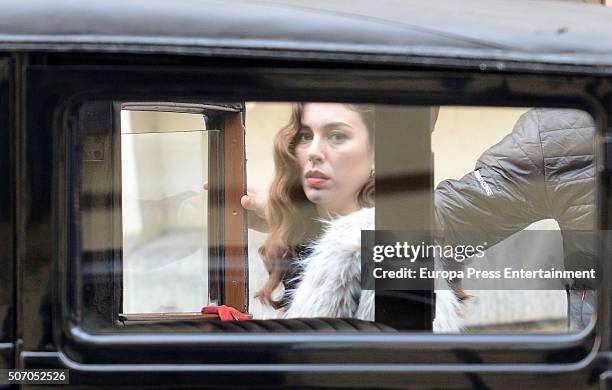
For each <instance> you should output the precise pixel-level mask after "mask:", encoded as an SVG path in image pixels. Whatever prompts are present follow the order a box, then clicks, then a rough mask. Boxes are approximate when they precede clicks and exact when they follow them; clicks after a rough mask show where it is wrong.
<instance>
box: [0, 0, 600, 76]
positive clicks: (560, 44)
mask: <svg viewBox="0 0 612 390" xmlns="http://www.w3.org/2000/svg"><path fill="white" fill-rule="evenodd" d="M610 37H612V9H609V8H606V7H603V6H600V5H587V4H574V3H565V2H554V1H537V0H523V1H508V0H436V1H431V2H430V1H417V0H373V1H372V0H369V1H366V0H335V1H327V0H325V1H324V0H308V1H304V0H279V1H274V0H270V1H252V0H232V1H220V0H174V1H167V0H88V1H82V0H54V1H53V2H49V1H48V0H5V1H3V4H2V12H0V50H25V51H62V52H79V51H80V52H82V51H86V52H92V51H93V52H100V51H101V52H117V53H165V54H190V55H211V54H222V55H232V56H253V55H255V56H263V57H273V58H279V57H288V58H297V59H308V58H311V59H330V58H331V59H338V60H368V59H370V60H371V59H374V60H376V61H389V62H402V61H403V60H409V59H411V58H413V59H414V58H426V57H436V58H442V59H444V58H446V59H462V58H463V59H474V58H477V59H490V60H500V61H504V60H510V61H526V62H544V63H553V64H574V65H576V64H578V65H593V66H604V67H608V66H612V39H610Z"/></svg>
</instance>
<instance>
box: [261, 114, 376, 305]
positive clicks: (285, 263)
mask: <svg viewBox="0 0 612 390" xmlns="http://www.w3.org/2000/svg"><path fill="white" fill-rule="evenodd" d="M305 104H307V103H295V104H293V107H292V113H291V119H290V120H289V123H288V124H287V125H286V126H284V127H283V128H281V129H280V130H279V131H278V133H276V136H275V138H274V149H273V153H274V165H275V174H274V179H273V181H272V184H271V186H270V192H269V200H268V215H267V220H268V225H269V228H270V229H269V231H270V233H269V235H268V237H267V239H266V241H265V242H264V244H263V245H262V246H261V247H260V248H259V255H260V256H261V258H262V259H263V261H264V264H265V266H266V269H267V270H268V280H267V281H266V283H265V284H264V286H263V288H262V289H261V290H260V291H259V292H258V293H257V297H258V298H259V299H260V300H262V301H263V302H264V303H266V304H268V305H271V306H273V307H274V308H277V309H278V308H280V307H282V306H283V304H284V303H286V302H284V299H283V298H284V297H283V298H281V299H280V300H274V298H273V297H272V293H273V291H274V290H275V289H276V288H277V287H278V285H279V284H281V282H282V283H283V284H285V275H287V274H288V271H291V270H290V269H289V268H290V267H291V266H292V259H293V258H294V257H295V256H297V254H298V253H297V252H298V248H299V247H300V246H302V245H304V244H306V243H308V242H309V241H312V240H313V239H314V238H316V237H317V235H318V234H319V233H320V231H321V225H320V222H318V221H317V219H318V214H317V211H316V207H315V205H314V204H313V203H312V202H310V201H309V200H308V198H307V197H306V194H304V190H303V188H302V183H301V176H302V172H301V170H300V166H299V164H298V161H297V159H296V156H295V146H296V140H297V135H298V132H299V130H300V128H301V123H302V114H303V111H304V106H305ZM346 107H348V108H349V109H351V110H353V111H356V112H358V113H359V114H360V115H361V118H362V120H363V122H364V124H365V125H366V128H367V129H368V140H369V142H370V146H371V147H372V150H373V148H374V130H375V111H374V107H373V106H370V105H352V104H346ZM357 202H358V204H359V206H360V207H372V206H373V205H374V178H373V177H370V178H369V179H368V180H367V182H366V183H365V184H364V185H363V187H362V188H361V190H360V191H359V193H358V195H357ZM289 273H290V272H289Z"/></svg>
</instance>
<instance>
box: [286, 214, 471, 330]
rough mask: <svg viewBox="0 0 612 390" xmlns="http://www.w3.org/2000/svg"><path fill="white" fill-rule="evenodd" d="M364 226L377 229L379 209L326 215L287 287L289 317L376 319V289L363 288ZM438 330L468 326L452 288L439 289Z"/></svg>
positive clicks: (287, 311) (437, 307) (365, 228)
mask: <svg viewBox="0 0 612 390" xmlns="http://www.w3.org/2000/svg"><path fill="white" fill-rule="evenodd" d="M361 230H374V209H373V208H363V209H361V210H358V211H355V212H353V213H351V214H348V215H345V216H342V217H338V218H336V219H333V220H331V221H325V229H324V232H323V234H322V235H321V237H319V239H317V240H316V241H315V242H313V243H312V244H311V245H310V247H311V250H312V251H311V253H310V255H309V256H307V257H305V258H302V259H299V260H298V266H299V267H301V273H300V277H299V278H300V280H299V282H298V284H297V287H296V288H295V290H292V291H288V294H290V298H291V299H290V302H291V303H290V305H289V307H288V308H287V310H286V311H285V313H284V315H283V317H284V318H304V317H347V318H359V319H362V320H366V321H374V291H371V290H363V291H362V290H361ZM436 296H437V299H436V319H435V320H434V323H433V328H434V331H435V332H459V331H461V330H462V329H463V325H462V322H463V321H462V320H461V316H460V313H459V311H460V306H461V305H460V302H459V301H458V299H457V298H456V296H455V294H454V293H453V292H452V291H450V290H438V291H436Z"/></svg>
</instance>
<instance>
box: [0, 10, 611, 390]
mask: <svg viewBox="0 0 612 390" xmlns="http://www.w3.org/2000/svg"><path fill="white" fill-rule="evenodd" d="M610 36H612V10H607V9H604V8H603V7H595V6H591V7H587V6H578V5H571V4H562V3H561V4H557V3H537V2H525V3H518V4H515V3H507V2H493V3H492V2H491V1H470V2H461V1H448V2H435V3H427V4H426V3H423V2H417V1H404V2H392V1H390V2H388V3H386V2H382V3H381V2H374V3H372V2H365V1H364V2H356V1H350V2H349V1H346V2H344V1H342V2H333V3H330V2H314V3H313V2H307V3H303V2H298V1H295V2H292V1H265V2H258V3H252V2H246V1H244V2H240V1H238V2H236V1H234V2H227V3H224V2H220V1H184V2H178V3H173V2H158V1H149V2H147V1H123V2H120V1H90V2H75V1H69V0H61V1H57V2H55V3H53V4H50V3H47V2H43V1H14V2H13V1H9V2H8V3H4V4H3V5H2V12H1V13H0V148H2V150H1V151H0V181H1V183H0V197H1V199H2V201H1V202H0V236H1V237H0V245H2V249H1V250H0V265H1V269H2V272H0V286H1V287H0V323H1V324H2V329H1V333H0V337H1V339H0V368H69V369H70V370H71V376H70V378H71V384H73V385H75V386H79V387H82V386H87V385H91V386H95V385H104V386H107V387H115V386H147V385H148V386H168V387H170V386H175V385H176V386H203V387H205V386H212V387H229V388H235V387H238V386H244V387H254V386H262V387H266V386H267V387H285V386H303V387H332V386H344V387H366V388H371V387H383V388H406V387H424V388H447V387H459V388H498V387H514V386H515V385H516V384H518V383H520V384H521V386H525V387H534V388H543V387H555V388H559V389H560V388H572V389H574V388H597V387H598V386H603V388H607V387H608V386H609V381H610V379H609V377H610V376H611V375H612V374H611V372H612V371H610V348H611V346H612V344H611V338H610V336H611V333H610V330H611V326H612V322H611V320H612V318H611V317H610V314H611V313H610V304H611V302H610V291H609V288H604V289H602V290H601V291H600V298H601V299H599V307H598V321H597V322H596V323H595V324H594V326H592V327H590V328H588V329H586V330H585V331H583V332H582V333H579V334H571V335H423V334H383V333H380V334H375V333H365V334H331V335H330V334H317V333H304V334H301V333H282V334H278V333H277V334H275V333H264V332H255V333H247V332H245V333H244V334H236V333H226V334H224V333H210V334H206V333H202V334H193V333H186V334H181V333H163V332H158V333H155V332H152V333H151V332H148V333H146V332H145V333H138V332H136V333H131V334H130V333H116V334H115V333H110V334H95V333H90V332H88V331H87V329H86V327H83V326H82V325H83V324H81V323H79V321H78V318H77V317H76V316H74V315H73V314H74V312H73V310H72V309H73V308H74V307H75V305H77V303H75V302H73V301H72V299H73V297H74V296H75V294H74V293H75V291H76V290H78V288H79V287H78V286H76V285H75V283H74V279H73V276H74V275H72V274H71V272H73V271H74V270H73V269H71V268H70V267H71V264H72V263H71V258H70V256H71V254H72V252H71V247H70V245H71V239H70V238H71V234H72V231H71V228H70V226H71V219H70V215H69V211H70V204H71V203H70V202H71V200H72V199H71V196H70V195H71V192H70V188H71V176H70V172H71V171H70V160H69V158H68V157H69V156H70V145H71V144H70V142H69V141H70V129H71V122H70V121H71V120H72V118H71V117H70V116H69V115H68V114H67V113H68V112H69V110H70V108H71V107H73V106H74V105H75V104H78V103H79V102H80V101H83V99H85V98H87V97H91V96H94V97H100V96H101V97H108V98H111V99H112V98H119V97H121V98H133V99H135V100H138V99H142V98H152V96H155V97H157V98H160V99H163V98H164V97H165V98H171V97H173V96H182V97H184V98H185V99H189V98H193V99H198V98H202V97H204V96H205V97H206V98H207V99H217V100H219V101H233V100H237V99H242V100H244V99H253V100H255V99H260V100H270V101H275V100H305V101H307V100H316V99H326V100H332V101H333V100H337V101H372V102H379V103H409V104H410V103H413V104H457V105H458V104H463V105H479V104H480V105H494V106H502V105H525V104H527V103H529V104H530V105H533V106H551V107H576V108H582V109H584V110H587V111H589V112H590V113H591V114H592V115H593V116H594V117H595V118H596V120H597V123H598V126H599V129H600V134H599V135H598V139H597V142H598V147H599V150H598V152H599V153H600V156H601V157H602V158H601V159H600V161H601V162H600V166H599V171H598V172H599V173H598V199H599V204H598V217H599V228H600V229H603V230H607V229H610V228H611V225H612V213H611V211H612V203H611V201H612V193H611V190H612V185H611V183H610V180H611V176H610V174H611V172H612V155H611V153H612V128H611V127H610V119H611V115H612V101H611V96H612V83H611V76H612V41H611V40H610V39H609V37H610ZM195 80H197V82H195ZM600 255H601V256H603V257H604V258H610V256H611V255H612V248H610V247H608V246H606V243H602V245H601V248H600ZM603 264H604V272H605V275H604V285H605V286H610V275H611V271H612V270H611V268H610V267H611V266H610V264H609V262H605V261H604V262H603Z"/></svg>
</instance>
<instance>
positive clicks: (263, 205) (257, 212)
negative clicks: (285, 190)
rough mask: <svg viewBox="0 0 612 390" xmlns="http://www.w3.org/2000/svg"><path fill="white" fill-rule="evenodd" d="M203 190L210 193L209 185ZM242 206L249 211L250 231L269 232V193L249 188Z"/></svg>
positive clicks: (242, 199) (204, 186)
mask: <svg viewBox="0 0 612 390" xmlns="http://www.w3.org/2000/svg"><path fill="white" fill-rule="evenodd" d="M202 188H203V189H204V190H206V191H208V183H204V184H203V185H202ZM240 205H241V206H242V208H244V209H245V210H247V218H248V221H249V222H248V224H249V226H248V227H249V229H253V230H256V231H258V232H262V233H267V232H268V228H269V226H268V219H267V215H268V191H266V190H265V189H262V188H256V187H252V186H247V193H246V195H242V198H240Z"/></svg>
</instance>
